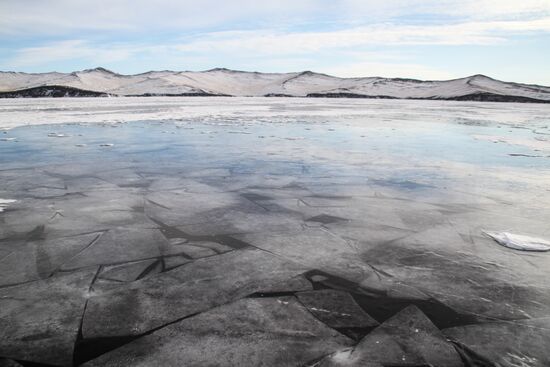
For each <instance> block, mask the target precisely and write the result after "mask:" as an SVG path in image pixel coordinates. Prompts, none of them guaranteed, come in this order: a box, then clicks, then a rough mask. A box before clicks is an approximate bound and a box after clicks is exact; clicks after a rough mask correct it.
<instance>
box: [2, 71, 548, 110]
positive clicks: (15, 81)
mask: <svg viewBox="0 0 550 367" xmlns="http://www.w3.org/2000/svg"><path fill="white" fill-rule="evenodd" d="M107 95H110V96H151V95H170V96H185V95H189V96H209V95H226V96H291V97H354V98H410V99H443V100H481V101H513V102H548V103H550V87H544V86H539V85H528V84H519V83H508V82H502V81H499V80H495V79H492V78H489V77H487V76H484V75H473V76H470V77H466V78H461V79H453V80H446V81H421V80H415V79H401V78H380V77H370V78H338V77H334V76H330V75H325V74H319V73H314V72H311V71H305V72H299V73H257V72H244V71H234V70H228V69H212V70H207V71H199V72H195V71H183V72H179V71H150V72H147V73H143V74H137V75H121V74H117V73H114V72H112V71H109V70H106V69H103V68H96V69H88V70H83V71H77V72H73V73H57V72H53V73H42V74H28V73H18V72H0V97H64V96H67V97H76V96H94V97H95V96H107Z"/></svg>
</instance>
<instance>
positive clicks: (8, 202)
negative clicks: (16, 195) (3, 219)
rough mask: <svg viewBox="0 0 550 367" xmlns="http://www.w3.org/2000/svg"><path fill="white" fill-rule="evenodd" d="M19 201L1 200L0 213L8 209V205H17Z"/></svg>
mask: <svg viewBox="0 0 550 367" xmlns="http://www.w3.org/2000/svg"><path fill="white" fill-rule="evenodd" d="M16 201H17V200H9V199H0V213H1V212H3V211H4V209H5V208H7V207H8V204H11V203H15V202H16Z"/></svg>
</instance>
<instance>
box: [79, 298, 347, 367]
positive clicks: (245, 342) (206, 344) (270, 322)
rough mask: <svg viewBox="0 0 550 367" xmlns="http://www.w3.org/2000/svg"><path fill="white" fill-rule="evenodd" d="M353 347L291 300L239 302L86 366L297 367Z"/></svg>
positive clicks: (109, 354)
mask: <svg viewBox="0 0 550 367" xmlns="http://www.w3.org/2000/svg"><path fill="white" fill-rule="evenodd" d="M351 344H352V341H351V340H350V339H348V338H346V337H345V336H343V335H341V334H339V333H338V332H336V331H334V330H331V329H330V328H328V327H327V326H326V325H324V324H323V323H321V322H319V321H317V320H316V319H315V318H314V317H313V316H311V314H309V313H308V312H307V310H306V309H305V308H304V307H303V306H301V305H300V304H299V303H298V302H297V301H296V299H294V298H292V297H282V298H267V299H244V300H239V301H236V302H234V303H230V304H228V305H225V306H222V307H219V308H216V309H214V310H211V311H208V312H205V313H202V314H200V315H198V316H195V317H191V318H189V319H186V320H183V321H180V322H178V323H176V324H173V325H170V326H168V327H166V328H163V329H161V330H159V331H157V332H155V333H153V334H151V335H148V336H145V337H143V338H140V339H138V340H136V341H134V342H132V343H130V344H127V345H126V346H124V347H122V348H119V349H117V350H115V351H113V352H111V353H107V354H105V355H103V356H101V357H99V358H98V359H96V360H92V361H90V362H89V363H87V364H85V365H86V366H120V365H122V364H124V365H132V366H151V365H156V364H158V363H159V362H161V363H162V365H164V366H177V365H189V366H302V365H304V364H305V363H307V362H310V361H313V360H315V359H318V358H320V357H322V356H323V355H325V354H327V353H330V352H332V351H334V350H337V349H339V348H342V347H345V346H349V345H351Z"/></svg>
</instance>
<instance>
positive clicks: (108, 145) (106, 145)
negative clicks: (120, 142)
mask: <svg viewBox="0 0 550 367" xmlns="http://www.w3.org/2000/svg"><path fill="white" fill-rule="evenodd" d="M99 146H100V147H112V146H114V144H111V143H108V144H99Z"/></svg>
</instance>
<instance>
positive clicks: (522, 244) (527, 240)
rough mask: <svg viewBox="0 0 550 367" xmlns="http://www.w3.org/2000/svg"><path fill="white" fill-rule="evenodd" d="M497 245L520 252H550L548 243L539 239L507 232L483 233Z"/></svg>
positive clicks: (549, 243)
mask: <svg viewBox="0 0 550 367" xmlns="http://www.w3.org/2000/svg"><path fill="white" fill-rule="evenodd" d="M484 233H485V234H486V235H487V236H489V237H491V238H492V239H494V240H495V241H496V242H497V243H498V244H500V245H502V246H505V247H508V248H511V249H514V250H522V251H550V242H549V241H546V240H543V239H541V238H535V237H529V236H523V235H519V234H513V233H508V232H484Z"/></svg>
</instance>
